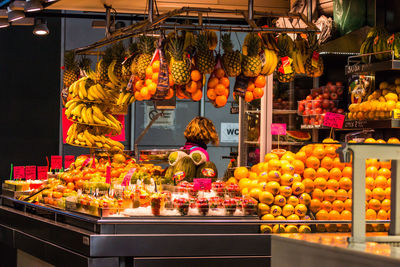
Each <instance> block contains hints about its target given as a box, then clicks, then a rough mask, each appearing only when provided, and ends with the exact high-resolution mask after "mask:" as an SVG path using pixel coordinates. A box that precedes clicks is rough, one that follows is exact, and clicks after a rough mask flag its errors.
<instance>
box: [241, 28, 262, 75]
mask: <svg viewBox="0 0 400 267" xmlns="http://www.w3.org/2000/svg"><path fill="white" fill-rule="evenodd" d="M260 50H261V39H260V37H258V35H257V34H256V33H249V34H248V35H247V36H246V39H245V42H244V44H243V60H242V72H243V74H244V76H246V77H256V76H258V75H259V74H260V72H261V65H262V63H261V59H260V56H259V54H258V53H259V52H260Z"/></svg>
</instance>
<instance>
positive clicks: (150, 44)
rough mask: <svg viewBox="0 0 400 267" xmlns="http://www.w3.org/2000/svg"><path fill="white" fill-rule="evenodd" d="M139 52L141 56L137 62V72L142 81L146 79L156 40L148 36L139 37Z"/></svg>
mask: <svg viewBox="0 0 400 267" xmlns="http://www.w3.org/2000/svg"><path fill="white" fill-rule="evenodd" d="M139 51H140V52H141V55H140V56H139V58H138V60H137V65H136V72H137V75H138V76H139V78H140V79H144V78H145V77H146V68H147V67H148V66H149V65H150V62H151V59H152V58H153V54H154V51H155V45H154V38H152V37H150V36H146V35H142V36H140V37H139Z"/></svg>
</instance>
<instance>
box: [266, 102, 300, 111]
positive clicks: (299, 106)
mask: <svg viewBox="0 0 400 267" xmlns="http://www.w3.org/2000/svg"><path fill="white" fill-rule="evenodd" d="M274 104H275V103H274ZM304 109H305V108H304V105H302V104H300V105H299V112H303V111H304Z"/></svg>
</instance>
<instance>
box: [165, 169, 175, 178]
mask: <svg viewBox="0 0 400 267" xmlns="http://www.w3.org/2000/svg"><path fill="white" fill-rule="evenodd" d="M174 169H175V167H174V166H169V167H168V168H167V170H166V171H165V175H164V176H165V178H172V176H173V175H174Z"/></svg>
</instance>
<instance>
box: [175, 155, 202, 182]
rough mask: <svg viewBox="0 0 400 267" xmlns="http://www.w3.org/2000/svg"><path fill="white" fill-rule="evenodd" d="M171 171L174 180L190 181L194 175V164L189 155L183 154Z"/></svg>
mask: <svg viewBox="0 0 400 267" xmlns="http://www.w3.org/2000/svg"><path fill="white" fill-rule="evenodd" d="M173 173H174V175H173V179H174V180H175V182H179V181H182V180H186V181H189V182H191V181H192V180H193V178H194V177H195V175H196V165H195V164H194V163H193V160H192V158H191V157H189V156H184V157H183V158H181V159H180V160H179V161H178V162H177V163H176V164H175V166H174V171H173Z"/></svg>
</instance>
